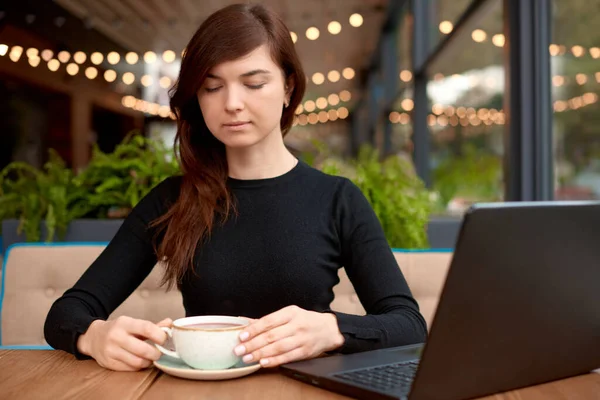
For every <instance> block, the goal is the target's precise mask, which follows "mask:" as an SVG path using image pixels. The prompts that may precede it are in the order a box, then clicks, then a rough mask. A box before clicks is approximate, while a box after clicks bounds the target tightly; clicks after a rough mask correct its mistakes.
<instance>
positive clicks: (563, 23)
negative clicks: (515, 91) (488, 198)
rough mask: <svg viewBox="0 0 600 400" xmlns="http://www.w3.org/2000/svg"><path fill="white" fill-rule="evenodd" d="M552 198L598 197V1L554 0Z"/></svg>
mask: <svg viewBox="0 0 600 400" xmlns="http://www.w3.org/2000/svg"><path fill="white" fill-rule="evenodd" d="M552 4H553V13H554V14H553V21H552V29H553V31H552V44H551V45H550V49H549V51H550V57H551V66H552V98H553V104H554V127H553V129H554V131H553V132H554V153H555V169H554V171H555V174H554V175H555V199H557V200H588V199H600V102H599V101H598V96H599V95H600V60H599V59H600V31H598V30H596V29H594V28H593V27H595V26H597V24H596V21H597V20H599V19H600V0H586V1H582V0H571V1H562V0H560V1H559V0H554V1H553V2H552Z"/></svg>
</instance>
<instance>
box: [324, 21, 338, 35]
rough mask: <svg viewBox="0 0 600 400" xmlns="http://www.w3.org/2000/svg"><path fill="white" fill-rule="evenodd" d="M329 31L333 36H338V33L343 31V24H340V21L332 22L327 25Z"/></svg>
mask: <svg viewBox="0 0 600 400" xmlns="http://www.w3.org/2000/svg"><path fill="white" fill-rule="evenodd" d="M327 30H328V31H329V33H331V34H332V35H337V34H338V33H340V32H341V31H342V24H340V23H339V22H338V21H331V22H330V23H329V24H328V25H327Z"/></svg>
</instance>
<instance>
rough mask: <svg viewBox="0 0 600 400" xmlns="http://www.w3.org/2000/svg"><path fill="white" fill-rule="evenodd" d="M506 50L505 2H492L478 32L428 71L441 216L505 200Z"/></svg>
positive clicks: (451, 46)
mask: <svg viewBox="0 0 600 400" xmlns="http://www.w3.org/2000/svg"><path fill="white" fill-rule="evenodd" d="M441 3H444V2H441ZM503 45H504V36H503V35H502V1H501V0H492V4H490V7H489V9H488V12H487V13H486V14H485V15H484V16H483V17H482V18H480V20H479V21H478V22H477V24H476V25H475V26H474V27H473V28H472V30H471V31H469V32H466V31H465V32H464V33H461V37H457V38H456V40H453V41H452V42H451V43H450V44H449V48H446V49H444V51H443V53H441V57H440V58H439V59H438V60H436V61H435V63H434V65H432V66H431V67H430V69H429V70H428V71H427V72H428V75H429V77H430V81H429V82H428V84H427V95H428V98H429V107H430V109H429V114H428V116H427V120H428V125H429V129H430V134H431V140H430V146H431V152H430V165H431V172H432V188H433V189H434V190H435V192H436V194H437V198H438V209H437V210H436V211H437V212H438V213H442V214H453V213H458V214H460V213H462V212H464V211H465V210H466V209H467V208H468V207H469V206H470V205H471V204H473V203H474V202H482V201H486V202H489V201H501V200H502V199H503V197H504V182H503V173H502V161H503V154H504V146H503V137H504V128H505V127H504V123H505V116H504V111H503V95H504V65H503V49H502V46H503ZM406 105H409V103H408V102H406Z"/></svg>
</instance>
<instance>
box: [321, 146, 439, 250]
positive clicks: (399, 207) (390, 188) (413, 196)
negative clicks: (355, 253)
mask: <svg viewBox="0 0 600 400" xmlns="http://www.w3.org/2000/svg"><path fill="white" fill-rule="evenodd" d="M317 167H318V168H319V169H321V170H322V171H323V172H325V173H329V174H334V175H342V176H346V177H347V178H349V179H351V180H352V181H353V182H354V183H355V184H356V185H357V186H358V187H359V189H360V190H361V191H362V192H363V194H364V195H365V197H366V198H367V200H368V201H369V203H370V204H371V207H373V210H374V211H375V214H376V215H377V217H378V219H379V221H380V223H381V225H382V227H383V231H384V233H385V236H386V238H387V240H388V243H389V244H390V246H391V247H395V248H406V249H408V248H427V247H428V246H429V242H428V239H427V223H428V222H429V216H430V213H431V210H432V201H431V195H430V192H429V191H428V190H427V188H426V187H425V185H424V183H423V181H421V179H419V177H418V176H417V175H416V174H415V172H414V169H413V166H412V163H411V162H410V161H408V160H406V159H403V158H400V157H398V156H390V157H387V158H385V159H383V160H381V159H380V156H379V153H378V151H377V150H375V149H373V148H372V147H371V146H369V145H365V146H363V147H362V148H361V149H360V151H359V155H358V158H357V159H356V160H351V161H349V162H340V161H339V160H337V159H335V158H333V157H328V158H325V159H324V160H322V162H321V163H320V164H319V165H318V166H317Z"/></svg>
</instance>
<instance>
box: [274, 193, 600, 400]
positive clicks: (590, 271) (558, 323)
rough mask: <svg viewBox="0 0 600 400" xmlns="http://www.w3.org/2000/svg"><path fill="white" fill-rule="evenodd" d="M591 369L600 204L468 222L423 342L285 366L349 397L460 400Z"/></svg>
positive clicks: (597, 323)
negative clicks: (424, 342)
mask: <svg viewBox="0 0 600 400" xmlns="http://www.w3.org/2000/svg"><path fill="white" fill-rule="evenodd" d="M598 367H600V202H531V203H525V202H519V203H494V204H478V205H475V206H472V207H471V208H470V209H469V211H468V212H467V213H466V215H465V217H464V219H463V222H462V225H461V229H460V232H459V236H458V239H457V243H456V246H455V249H454V253H453V258H452V261H451V264H450V269H449V270H448V275H447V277H446V281H445V283H444V287H443V290H442V294H441V297H440V301H439V304H438V307H437V309H436V313H435V316H434V319H433V323H432V324H431V328H430V331H429V337H428V339H427V343H426V344H417V345H412V346H403V347H396V348H387V349H381V350H375V351H366V352H362V353H356V354H351V355H334V356H330V357H323V358H317V359H313V360H305V361H299V362H294V363H290V364H286V365H283V366H281V368H280V369H281V371H282V372H283V373H285V374H286V375H289V376H291V377H292V378H295V379H299V380H301V381H303V382H307V383H309V384H312V385H316V386H319V387H322V388H324V389H328V390H331V391H334V392H338V393H341V394H345V395H347V396H351V397H354V398H358V399H369V400H376V399H409V400H429V399H435V400H457V399H469V398H474V397H481V396H486V395H491V394H495V393H499V392H505V391H508V390H512V389H517V388H522V387H526V386H531V385H535V384H540V383H544V382H548V381H552V380H558V379H562V378H567V377H570V376H575V375H581V374H585V373H588V372H590V371H592V370H594V369H596V368H598Z"/></svg>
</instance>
